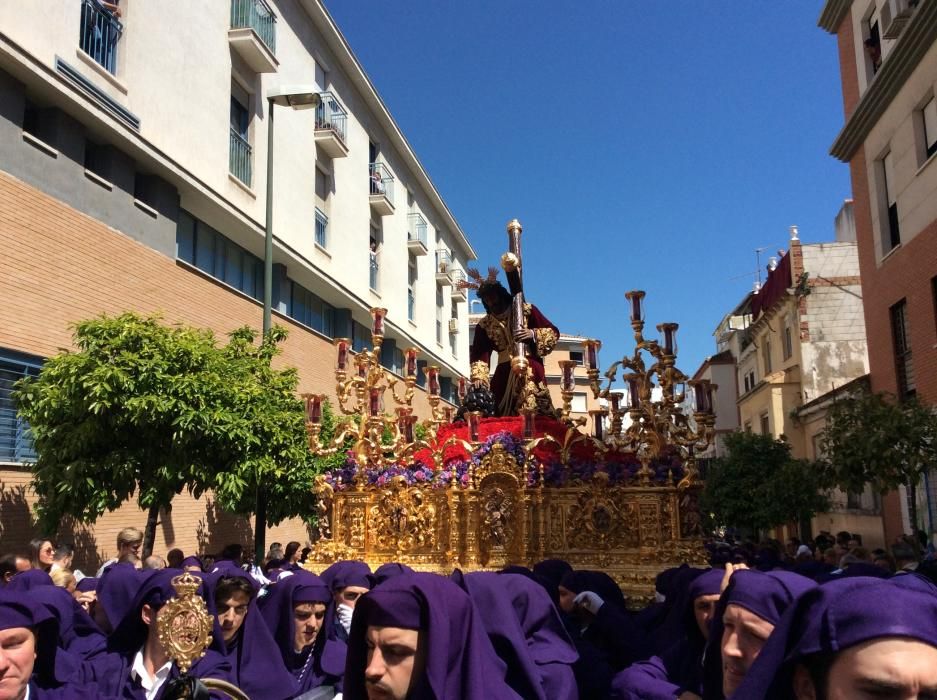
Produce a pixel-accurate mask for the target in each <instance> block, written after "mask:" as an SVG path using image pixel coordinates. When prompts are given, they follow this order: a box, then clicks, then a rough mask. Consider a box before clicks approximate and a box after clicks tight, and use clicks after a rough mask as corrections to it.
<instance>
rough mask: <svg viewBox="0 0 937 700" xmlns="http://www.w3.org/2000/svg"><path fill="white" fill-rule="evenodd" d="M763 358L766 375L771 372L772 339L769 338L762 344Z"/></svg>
mask: <svg viewBox="0 0 937 700" xmlns="http://www.w3.org/2000/svg"><path fill="white" fill-rule="evenodd" d="M761 360H762V363H763V364H764V366H765V372H764V373H765V375H766V376H767V375H769V374H771V341H770V340H769V339H768V338H765V339H764V341H763V342H762V344H761Z"/></svg>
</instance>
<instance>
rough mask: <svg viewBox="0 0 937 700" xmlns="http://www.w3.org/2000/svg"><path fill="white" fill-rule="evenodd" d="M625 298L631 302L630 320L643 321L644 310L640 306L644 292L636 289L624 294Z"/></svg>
mask: <svg viewBox="0 0 937 700" xmlns="http://www.w3.org/2000/svg"><path fill="white" fill-rule="evenodd" d="M625 298H626V299H628V300H629V301H630V302H631V320H632V321H643V320H644V310H643V309H642V308H641V301H642V300H643V299H644V292H642V291H640V290H637V289H636V290H633V291H630V292H628V293H627V294H625Z"/></svg>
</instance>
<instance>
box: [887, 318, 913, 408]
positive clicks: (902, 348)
mask: <svg viewBox="0 0 937 700" xmlns="http://www.w3.org/2000/svg"><path fill="white" fill-rule="evenodd" d="M889 313H890V315H891V333H892V340H893V342H894V349H895V371H896V374H897V379H898V397H899V398H901V399H908V398H911V397H912V396H914V394H915V381H914V364H913V363H912V361H911V333H910V331H909V329H908V316H907V314H908V304H907V302H906V301H905V300H904V299H902V300H901V301H899V302H898V303H897V304H895V305H894V306H892V307H891V309H889Z"/></svg>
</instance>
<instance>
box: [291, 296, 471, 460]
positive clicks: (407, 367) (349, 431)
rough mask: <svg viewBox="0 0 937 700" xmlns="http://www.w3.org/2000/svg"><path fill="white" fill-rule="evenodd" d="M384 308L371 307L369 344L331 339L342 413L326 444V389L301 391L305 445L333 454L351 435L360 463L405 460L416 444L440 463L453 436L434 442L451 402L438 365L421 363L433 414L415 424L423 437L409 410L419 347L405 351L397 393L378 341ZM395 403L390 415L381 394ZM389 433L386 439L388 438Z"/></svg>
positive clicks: (462, 393) (461, 382)
mask: <svg viewBox="0 0 937 700" xmlns="http://www.w3.org/2000/svg"><path fill="white" fill-rule="evenodd" d="M386 317H387V309H382V308H373V309H371V320H372V322H371V344H372V347H371V349H367V348H365V349H362V350H360V351H359V352H357V353H356V354H353V353H352V348H351V341H350V340H349V339H348V338H336V339H335V350H336V358H335V395H336V397H337V399H338V408H339V410H340V411H341V413H342V415H343V416H344V418H340V419H339V420H338V422H337V425H336V427H335V434H334V436H333V438H332V439H331V441H330V443H329V444H328V445H323V444H322V440H321V437H322V403H323V401H324V400H325V399H326V396H325V395H324V394H303V395H302V398H303V399H304V400H305V402H306V431H307V435H308V440H309V449H310V450H311V451H312V452H313V454H316V455H330V454H335V453H336V452H338V451H339V450H342V449H344V448H345V446H346V444H347V443H348V441H349V440H352V441H353V442H352V446H351V452H352V453H353V454H354V456H355V460H356V461H357V463H358V464H359V465H362V466H368V465H370V466H378V467H383V466H386V465H388V464H397V463H401V464H404V463H407V462H408V461H411V460H412V458H413V455H414V454H415V453H416V452H419V451H420V450H424V449H426V450H429V452H430V454H431V455H432V459H433V462H434V463H435V465H436V467H437V468H439V467H441V466H442V456H443V452H444V450H445V448H446V447H447V446H448V445H450V444H452V443H453V442H456V440H455V439H454V438H450V439H449V440H447V441H446V442H445V443H443V444H442V445H437V444H436V439H435V438H436V433H437V431H438V429H439V426H440V425H442V424H443V423H448V422H451V421H452V407H451V406H448V405H445V406H444V405H441V404H442V399H441V397H440V395H439V391H440V382H439V367H436V366H435V365H431V366H429V367H426V368H425V372H426V391H427V400H428V401H429V404H430V409H431V417H430V418H428V419H427V420H425V421H423V422H422V423H420V424H419V425H420V426H421V427H422V429H423V431H422V432H423V435H424V437H423V438H422V439H421V438H418V437H417V432H418V431H417V430H416V426H417V425H418V421H417V417H416V416H415V415H414V414H413V405H412V404H413V395H414V387H415V386H416V382H417V356H418V355H419V353H420V351H419V349H418V348H407V349H406V350H405V351H404V379H403V383H404V387H403V393H402V394H400V393H398V388H397V385H398V384H399V383H400V380H399V378H398V377H396V376H395V375H393V374H391V373H390V372H388V371H387V370H386V369H384V367H383V366H382V365H381V346H382V345H383V343H384V322H385V319H386ZM458 391H459V396H460V399H461V398H463V397H464V396H465V391H466V383H465V379H464V378H460V379H459V380H458ZM388 392H389V393H390V396H391V398H392V400H393V402H394V405H395V411H394V412H395V414H396V415H394V416H391V415H388V414H387V413H386V404H385V400H384V397H385V395H386V394H387V393H388ZM388 436H389V439H388Z"/></svg>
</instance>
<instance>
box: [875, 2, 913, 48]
mask: <svg viewBox="0 0 937 700" xmlns="http://www.w3.org/2000/svg"><path fill="white" fill-rule="evenodd" d="M916 4H917V3H912V2H909V1H908V0H886V1H885V4H884V5H882V27H883V29H882V38H883V39H897V38H898V36H899V35H900V34H901V32H902V30H904V28H905V25H907V23H908V21H909V20H910V19H911V13H912V11H913V7H912V6H913V5H916Z"/></svg>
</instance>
